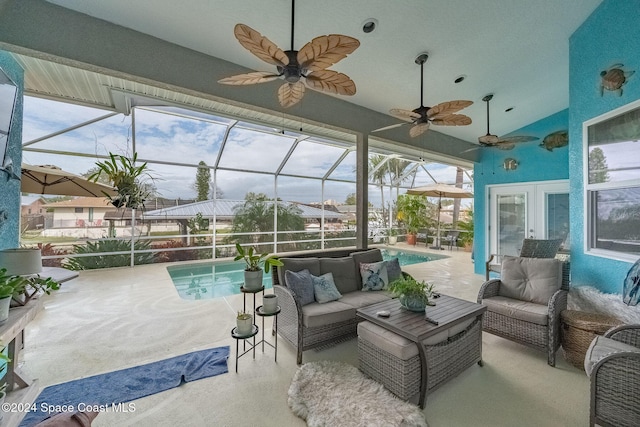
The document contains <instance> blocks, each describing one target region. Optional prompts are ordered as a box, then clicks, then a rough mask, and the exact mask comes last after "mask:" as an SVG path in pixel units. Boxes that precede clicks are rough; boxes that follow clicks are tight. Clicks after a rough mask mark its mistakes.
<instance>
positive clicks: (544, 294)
mask: <svg viewBox="0 0 640 427" xmlns="http://www.w3.org/2000/svg"><path fill="white" fill-rule="evenodd" d="M514 264H515V267H512V265H514ZM568 269H569V263H568V262H562V261H559V260H556V259H535V258H526V257H505V260H504V269H503V273H502V274H503V277H502V278H501V279H492V280H488V281H487V282H485V283H484V284H483V285H482V286H481V287H480V291H479V292H478V304H484V305H486V306H487V311H486V312H485V315H484V318H483V325H482V329H483V330H484V331H485V332H489V333H491V334H494V335H498V336H500V337H502V338H506V339H509V340H512V341H515V342H518V343H520V344H524V345H527V346H529V347H532V348H534V349H537V350H540V351H544V352H546V353H547V363H548V364H549V365H550V366H555V364H556V352H557V351H558V348H559V347H560V313H561V312H562V311H563V310H565V309H566V308H567V296H568V290H569V280H568V278H569V274H568ZM518 275H520V277H519V276H518ZM503 280H504V282H503ZM514 280H515V281H518V280H520V283H519V285H516V286H515V287H514V286H513V283H514ZM544 281H546V283H544ZM541 283H543V284H542V285H541ZM514 289H515V290H514ZM541 289H542V291H541ZM518 292H521V294H520V295H518Z"/></svg>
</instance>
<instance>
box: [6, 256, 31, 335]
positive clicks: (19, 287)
mask: <svg viewBox="0 0 640 427" xmlns="http://www.w3.org/2000/svg"><path fill="white" fill-rule="evenodd" d="M26 287H27V279H26V278H25V277H23V276H11V275H9V274H7V269H6V268H0V325H1V324H3V323H4V322H6V321H7V319H8V318H9V307H10V305H11V298H12V297H13V296H14V295H18V294H21V293H22V292H24V290H25V289H26Z"/></svg>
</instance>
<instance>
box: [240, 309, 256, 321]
mask: <svg viewBox="0 0 640 427" xmlns="http://www.w3.org/2000/svg"><path fill="white" fill-rule="evenodd" d="M236 317H237V318H238V320H249V319H251V317H252V314H251V313H250V312H248V311H246V312H245V311H243V310H240V311H238V314H237V316H236Z"/></svg>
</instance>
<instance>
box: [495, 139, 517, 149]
mask: <svg viewBox="0 0 640 427" xmlns="http://www.w3.org/2000/svg"><path fill="white" fill-rule="evenodd" d="M515 146H516V144H515V143H514V142H509V141H500V142H498V143H497V144H496V145H494V147H496V148H497V149H498V150H513V147H515Z"/></svg>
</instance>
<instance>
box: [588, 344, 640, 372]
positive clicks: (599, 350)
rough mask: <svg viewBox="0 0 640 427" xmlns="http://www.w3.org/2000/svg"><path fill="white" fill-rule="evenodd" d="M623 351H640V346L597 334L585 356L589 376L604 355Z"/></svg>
mask: <svg viewBox="0 0 640 427" xmlns="http://www.w3.org/2000/svg"><path fill="white" fill-rule="evenodd" d="M623 352H624V353H628V352H632V353H640V348H638V347H634V346H632V345H629V344H625V343H623V342H620V341H616V340H614V339H611V338H605V337H603V336H600V335H597V336H596V337H595V338H594V339H593V341H591V344H590V345H589V348H588V349H587V353H586V354H585V356H584V370H585V372H586V373H587V376H589V377H591V373H592V372H593V368H594V367H595V366H596V364H597V363H598V362H599V361H600V360H601V359H602V358H603V357H605V356H608V355H610V354H614V353H623Z"/></svg>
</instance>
